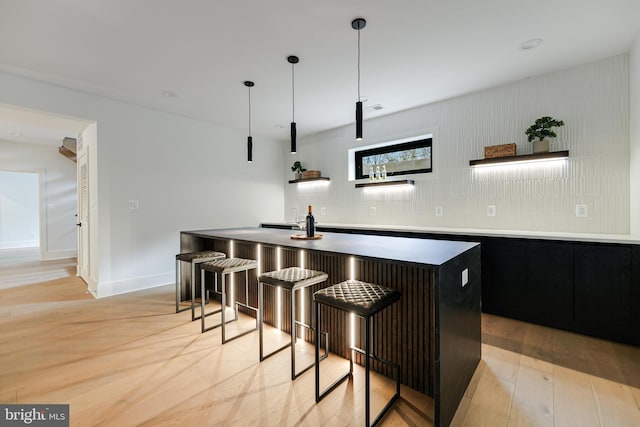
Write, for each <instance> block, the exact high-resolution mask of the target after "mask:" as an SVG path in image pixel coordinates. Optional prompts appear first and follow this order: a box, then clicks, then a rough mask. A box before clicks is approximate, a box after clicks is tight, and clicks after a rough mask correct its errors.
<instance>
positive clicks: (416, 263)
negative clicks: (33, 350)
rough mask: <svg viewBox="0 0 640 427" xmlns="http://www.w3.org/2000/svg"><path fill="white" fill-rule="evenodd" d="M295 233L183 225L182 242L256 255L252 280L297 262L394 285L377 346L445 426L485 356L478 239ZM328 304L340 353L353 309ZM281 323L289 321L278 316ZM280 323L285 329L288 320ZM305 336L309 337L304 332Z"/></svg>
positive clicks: (271, 301) (335, 275)
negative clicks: (394, 297) (302, 236)
mask: <svg viewBox="0 0 640 427" xmlns="http://www.w3.org/2000/svg"><path fill="white" fill-rule="evenodd" d="M294 233H295V232H294V231H292V230H279V229H269V228H235V229H223V230H200V231H183V232H181V234H180V250H181V252H191V251H200V250H216V251H221V252H225V253H227V255H228V256H235V257H242V258H251V259H257V260H258V261H259V266H258V268H259V271H258V272H256V273H251V274H250V280H254V281H255V280H256V274H260V273H261V272H266V271H272V270H276V269H277V268H286V267H292V266H301V267H305V268H310V269H314V270H320V271H323V272H325V273H327V274H328V275H329V280H328V281H327V283H326V284H324V285H318V287H317V289H320V287H319V286H327V285H331V284H334V283H338V282H341V281H343V280H347V279H357V280H362V281H366V282H371V283H376V284H379V285H383V286H387V287H390V288H393V289H397V290H399V291H400V292H401V293H402V297H401V300H400V302H399V303H396V304H394V305H393V306H392V307H391V308H389V309H388V310H386V311H385V312H384V313H383V314H382V315H380V316H378V318H377V319H376V328H375V329H376V337H375V345H376V348H375V349H374V350H375V352H376V353H377V354H379V355H380V356H382V357H384V358H385V359H387V360H390V361H392V362H395V363H397V364H399V365H400V366H401V367H402V377H401V382H402V383H403V384H405V385H407V386H409V387H411V388H413V389H415V390H418V391H420V392H423V393H426V394H427V395H429V396H432V397H433V399H434V406H435V408H434V419H435V425H436V426H448V425H449V424H450V422H451V419H452V418H453V416H454V414H455V412H456V409H457V408H458V404H459V403H460V401H461V399H462V397H463V395H464V393H465V391H466V388H467V386H468V384H469V381H470V380H471V377H472V375H473V373H474V371H475V369H476V366H477V365H478V362H479V361H480V357H481V354H480V352H481V331H480V315H481V303H480V291H481V290H480V277H481V271H480V245H479V244H478V243H468V242H453V241H445V240H428V239H415V238H407V237H388V236H372V235H359V234H342V233H329V232H326V233H323V238H322V239H319V240H293V239H291V236H292V235H293V234H294ZM184 276H185V277H183V281H182V283H183V289H182V298H183V299H189V298H190V297H191V296H190V295H189V290H190V283H189V280H190V278H189V277H188V276H189V275H184ZM196 280H199V278H196ZM243 288H244V286H238V287H237V289H236V292H238V293H237V294H236V295H235V299H240V300H243V299H244V297H245V296H244V294H243V293H244V289H243ZM196 289H199V285H198V284H196ZM317 289H316V288H314V289H313V291H314V292H315V291H316V290H317ZM248 297H249V301H250V302H252V303H255V302H256V301H257V293H256V292H255V289H254V287H250V288H249V295H248ZM284 298H288V296H285V297H284ZM275 301H276V299H275V295H268V294H266V293H265V299H264V305H265V306H264V307H263V310H264V316H263V317H264V320H265V322H267V323H271V324H273V325H275V324H276V302H275ZM282 306H283V307H288V306H289V302H288V301H286V300H284V299H283V301H282ZM323 310H324V308H323ZM326 310H327V311H326V312H324V311H323V312H322V316H323V318H324V319H330V322H329V324H330V326H329V330H328V332H329V350H330V351H331V352H332V353H335V354H338V355H340V356H342V357H345V358H346V357H348V353H349V335H348V334H349V331H350V329H349V328H350V319H349V315H348V314H343V313H341V312H339V311H335V310H332V309H328V308H327V309H326ZM286 315H287V314H285V316H286ZM288 315H289V316H290V313H289V314H288ZM282 324H283V325H288V324H290V322H289V320H287V319H282ZM361 326H362V325H356V327H361ZM323 329H324V328H323ZM283 330H284V331H286V332H288V333H290V331H289V330H288V329H287V328H286V327H283ZM359 330H363V329H359ZM356 336H359V333H357V334H356ZM304 338H305V339H306V340H307V341H309V342H313V337H312V336H311V335H310V334H308V333H307V334H306V335H304ZM358 344H359V343H358V342H357V341H356V345H358ZM256 357H257V356H256ZM355 361H356V362H358V363H361V362H362V360H358V359H357V358H356V359H355ZM373 367H374V369H375V370H377V371H378V372H380V373H382V374H385V375H388V376H391V375H392V374H391V372H387V371H386V370H385V369H386V367H385V366H384V365H377V364H375V363H374V364H373ZM309 393H313V390H309Z"/></svg>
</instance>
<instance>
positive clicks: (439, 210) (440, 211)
mask: <svg viewBox="0 0 640 427" xmlns="http://www.w3.org/2000/svg"><path fill="white" fill-rule="evenodd" d="M442 215H444V208H443V207H442V206H436V216H442Z"/></svg>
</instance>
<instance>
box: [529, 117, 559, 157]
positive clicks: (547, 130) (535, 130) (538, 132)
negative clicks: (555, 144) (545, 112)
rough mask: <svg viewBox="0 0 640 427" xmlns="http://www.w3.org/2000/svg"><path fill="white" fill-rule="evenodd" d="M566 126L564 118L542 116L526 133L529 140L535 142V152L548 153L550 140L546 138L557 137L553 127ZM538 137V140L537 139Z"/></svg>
mask: <svg viewBox="0 0 640 427" xmlns="http://www.w3.org/2000/svg"><path fill="white" fill-rule="evenodd" d="M559 126H564V122H563V121H562V120H555V119H553V118H551V117H549V116H544V117H540V118H539V119H537V120H536V121H535V122H534V123H533V124H532V125H531V126H529V129H527V130H526V131H525V132H524V133H525V135H527V137H528V139H529V142H533V153H534V154H535V153H546V152H548V151H549V140H548V139H545V138H555V137H556V136H557V135H556V133H555V132H554V131H553V130H552V129H551V128H554V127H559ZM536 139H537V140H536Z"/></svg>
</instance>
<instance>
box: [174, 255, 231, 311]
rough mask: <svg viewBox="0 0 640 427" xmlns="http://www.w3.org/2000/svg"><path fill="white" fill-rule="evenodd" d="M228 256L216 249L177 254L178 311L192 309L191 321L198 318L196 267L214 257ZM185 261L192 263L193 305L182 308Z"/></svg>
mask: <svg viewBox="0 0 640 427" xmlns="http://www.w3.org/2000/svg"><path fill="white" fill-rule="evenodd" d="M226 257H227V255H226V254H224V253H222V252H216V251H200V252H187V253H183V254H178V255H176V313H180V312H181V311H185V310H189V309H191V321H194V320H196V319H197V318H196V316H195V289H196V287H195V286H196V285H195V283H196V267H197V266H198V264H200V263H202V262H207V261H213V260H214V259H221V258H226ZM183 262H188V263H189V264H190V265H191V307H184V308H180V301H181V298H180V293H181V289H182V263H183ZM202 297H203V298H204V295H202Z"/></svg>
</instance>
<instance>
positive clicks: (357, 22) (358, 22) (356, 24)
mask: <svg viewBox="0 0 640 427" xmlns="http://www.w3.org/2000/svg"><path fill="white" fill-rule="evenodd" d="M366 25H367V21H365V20H364V18H356V19H354V20H353V21H351V28H353V29H354V30H357V31H358V101H357V102H356V140H357V141H360V140H361V139H362V101H361V98H360V30H362V29H363V28H364V27H366Z"/></svg>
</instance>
